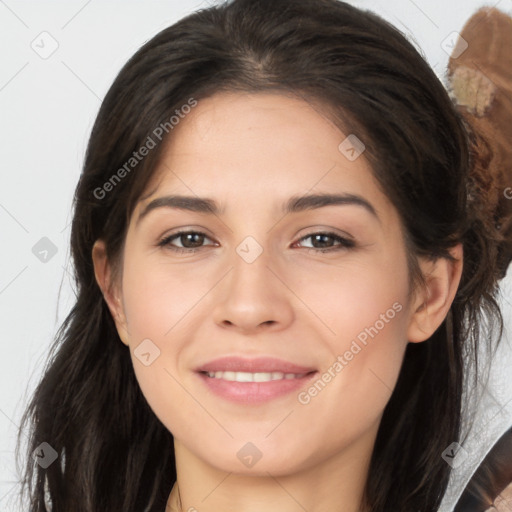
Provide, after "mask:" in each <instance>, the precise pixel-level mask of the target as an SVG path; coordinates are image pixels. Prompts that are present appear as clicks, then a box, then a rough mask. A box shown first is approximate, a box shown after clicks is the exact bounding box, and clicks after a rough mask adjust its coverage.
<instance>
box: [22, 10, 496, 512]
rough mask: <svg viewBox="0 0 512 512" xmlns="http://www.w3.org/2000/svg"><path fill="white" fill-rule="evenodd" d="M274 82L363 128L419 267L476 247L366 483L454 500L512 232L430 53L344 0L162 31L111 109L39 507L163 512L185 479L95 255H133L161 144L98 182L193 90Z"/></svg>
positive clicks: (397, 503) (29, 466) (52, 408)
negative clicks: (491, 208) (502, 233)
mask: <svg viewBox="0 0 512 512" xmlns="http://www.w3.org/2000/svg"><path fill="white" fill-rule="evenodd" d="M270 90H274V91H281V92H283V93H286V94H289V93H293V94H297V95H300V96H301V97H303V98H305V99H308V100H310V101H311V102H317V103H318V104H323V105H328V106H329V109H330V110H331V112H332V116H333V119H336V120H337V121H338V123H339V125H340V126H342V127H343V129H344V130H343V131H344V132H345V133H347V132H348V133H354V134H356V135H357V137H358V138H359V139H361V140H362V141H364V144H365V145H366V152H365V156H366V157H367V158H368V160H369V162H370V164H371V165H372V169H373V172H374V175H375V177H376V178H377V180H378V182H379V183H380V185H381V187H382V189H383V191H384V192H385V194H386V195H387V196H388V197H389V198H390V200H391V201H392V203H393V204H394V206H395V207H396V209H397V211H398V212H399V215H400V218H401V220H402V223H403V227H404V231H405V233H406V238H407V244H408V246H409V252H410V255H409V256H410V259H411V261H412V262H413V263H414V262H416V261H417V260H416V259H417V257H418V256H424V257H429V258H433V259H435V258H449V257H450V255H449V253H448V251H449V249H450V248H451V247H453V246H454V245H455V244H457V243H459V242H460V243H462V244H463V247H464V269H463V275H462V279H461V283H460V286H459V289H458V292H457V295H456V297H455V300H454V302H453V304H452V307H451V309H450V313H449V315H448V317H447V319H446V321H445V322H443V324H442V325H441V326H440V328H439V329H438V330H437V331H436V332H435V333H434V335H433V336H432V337H431V338H430V339H429V340H428V341H426V342H424V343H418V344H409V345H408V348H407V350H406V354H405V358H404V362H403V367H402V369H401V373H400V376H399V379H398V382H397V385H396V388H395V390H394V392H393V394H392V396H391V399H390V401H389V403H388V404H387V407H386V409H385V411H384V415H383V418H382V422H381V425H380V429H379V433H378V437H377V440H376V444H375V448H374V453H373V457H372V461H371V467H370V471H369V476H368V481H367V488H366V500H367V503H368V504H369V506H370V508H371V510H372V511H373V512H390V511H393V512H400V511H403V512H410V511H417V510H421V511H434V510H436V509H437V507H438V506H439V503H440V500H441V498H442V496H443V493H444V491H445V487H446V485H447V481H448V477H449V472H450V467H449V466H448V464H446V462H445V461H444V460H443V459H442V458H441V454H442V452H443V450H444V449H445V448H446V447H447V446H448V445H450V444H451V443H452V442H454V441H458V440H459V441H460V439H459V427H460V408H461V407H460V406H461V393H462V387H463V380H464V377H465V361H464V358H468V359H467V360H470V359H471V360H473V358H475V357H476V353H475V350H474V348H475V346H476V344H477V342H478V341H479V336H480V341H481V335H480V334H479V327H480V326H481V324H482V315H487V318H488V319H489V322H488V325H492V324H494V323H495V324H496V325H499V326H501V316H500V312H499V308H498V306H497V304H496V302H495V300H494V298H493V297H494V294H495V291H496V276H497V270H496V262H495V260H496V253H497V236H496V233H495V231H494V227H493V225H492V222H490V223H489V220H488V219H487V213H485V208H483V207H482V204H481V199H480V197H481V196H480V195H479V194H478V188H477V187H475V183H477V182H478V175H477V174H475V172H476V171H475V172H473V173H471V172H470V171H471V169H476V168H477V167H476V166H474V165H473V163H474V161H475V160H476V155H475V154H473V149H472V148H473V147H474V140H473V139H474V137H475V136H474V135H473V134H472V133H471V131H470V130H469V128H468V127H467V126H465V124H464V122H463V120H462V119H461V118H460V116H459V114H458V113H457V112H456V110H455V108H454V106H453V105H452V103H451V101H450V99H449V97H448V95H447V93H446V92H445V90H444V88H443V86H442V84H441V83H440V82H439V80H438V79H437V77H436V75H435V74H434V73H433V71H432V70H431V69H430V67H429V66H428V64H427V63H426V62H425V60H424V59H423V58H422V56H421V55H420V54H419V53H418V51H417V50H416V49H415V48H414V47H413V46H412V45H411V44H410V43H409V42H408V41H407V39H406V38H405V37H404V36H403V35H402V34H401V33H400V32H399V31H398V30H396V29H395V28H394V27H393V26H391V25H390V24H388V23H387V22H385V21H384V20H382V19H381V18H379V17H378V16H376V15H374V14H372V13H370V12H365V11H362V10H360V9H357V8H354V7H351V6H350V5H347V4H345V3H343V2H338V1H336V0H272V1H269V0H235V1H233V2H229V3H226V4H222V5H220V6H217V7H212V8H209V9H205V10H202V11H199V12H196V13H194V14H192V15H190V16H187V17H186V18H184V19H182V20H180V21H179V22H178V23H176V24H174V25H173V26H171V27H169V28H166V29H165V30H163V31H162V32H160V33H159V34H157V35H156V36H155V37H153V38H152V39H151V40H150V41H148V42H147V43H146V44H145V45H144V46H143V47H142V48H141V49H140V50H139V51H137V53H136V54H135V55H134V56H133V57H132V58H131V59H130V60H129V61H128V62H127V64H126V65H125V66H124V67H123V69H122V70H121V71H120V73H119V74H118V76H117V78H116V80H115V81H114V83H113V84H112V86H111V88H110V90H109V91H108V93H107V95H106V97H105V99H104V101H103V103H102V105H101V109H100V111H99V114H98V116H97V119H96V122H95V124H94V127H93V130H92V133H91V136H90V140H89V145H88V148H87V154H86V158H85V163H84V168H83V171H82V174H81V177H80V181H79V183H78V185H77V188H76V192H75V198H74V217H73V224H72V231H71V253H72V258H73V261H74V271H75V283H76V294H77V299H76V304H75V305H74V307H73V308H72V310H71V312H70V313H69V316H68V317H67V318H66V320H65V322H64V323H63V325H62V327H61V328H60V330H59V332H58V333H57V337H56V340H55V343H54V345H53V346H52V349H51V352H50V354H49V359H48V363H47V367H46V369H45V373H44V376H43V378H42V380H41V382H40V384H39V385H38V386H37V389H36V390H35V392H34V395H33V398H32V401H31V402H30V404H29V406H28V408H27V410H26V413H25V415H24V418H23V423H22V426H23V425H25V424H30V426H31V427H32V428H31V437H30V443H29V446H28V453H29V454H30V453H32V450H34V449H35V448H36V447H37V446H38V445H39V444H40V443H41V442H48V443H49V444H50V445H51V446H52V447H53V448H54V449H55V450H56V451H57V452H58V453H59V454H60V463H54V464H52V465H51V466H50V467H48V468H47V469H46V470H44V469H42V468H41V467H38V466H37V465H35V463H33V461H32V459H31V458H30V459H29V460H28V462H26V463H25V465H26V467H25V469H26V472H25V475H24V484H25V486H27V487H28V490H27V494H28V497H29V500H30V510H31V511H32V512H41V511H43V510H45V506H44V484H45V479H46V480H47V485H48V495H49V496H48V498H49V500H50V501H51V503H52V507H53V508H52V510H53V512H69V511H70V510H72V511H74V512H79V511H83V512H107V511H109V512H111V511H118V510H123V511H126V512H128V511H134V512H157V511H159V512H161V511H163V509H164V506H165V503H166V501H167V498H168V495H169V492H170V490H171V487H172V485H173V483H174V481H175V479H176V473H175V461H174V455H173V437H172V435H171V433H170V432H169V431H168V430H167V429H166V428H165V427H164V425H163V424H162V423H161V422H160V421H159V420H158V419H157V417H156V416H155V414H154V413H153V411H152V410H151V409H150V407H149V406H148V404H147V402H146V400H145V398H144V397H143V395H142V393H141V391H140V389H139V385H138V383H137V380H136V378H135V376H134V372H133V367H132V363H131V358H130V354H129V351H128V350H127V349H126V347H125V346H124V345H123V344H122V343H121V342H120V340H119V336H118V333H117V331H116V328H115V324H114V322H113V319H112V317H111V315H110V312H109V309H108V307H107V305H106V303H105V301H104V299H103V296H102V294H101V291H100V289H99V287H98V285H97V283H96V280H95V276H94V271H93V264H92V258H91V250H92V246H93V244H94V242H95V241H96V240H97V239H99V238H102V239H104V240H105V242H106V246H107V254H108V257H109V259H110V260H111V261H112V262H117V263H118V265H120V264H121V259H120V258H121V256H122V250H123V241H124V237H125V234H126V230H127V225H128V220H129V218H130V215H131V212H132V211H133V208H134V206H135V203H136V201H137V200H138V199H139V198H140V196H141V194H142V193H143V191H144V190H145V187H146V185H147V183H148V181H149V179H150V178H151V176H152V173H153V172H154V170H155V168H156V165H157V163H158V160H159V158H160V155H161V153H162V147H163V144H159V145H158V146H157V147H156V148H154V149H153V150H152V151H151V152H150V153H149V154H148V155H147V156H146V157H145V158H144V159H143V160H142V161H140V163H138V164H137V165H136V167H135V168H134V169H133V170H132V171H131V172H130V174H128V175H127V176H125V177H124V178H123V179H122V180H120V181H119V182H118V183H116V185H115V187H113V190H111V191H109V192H108V193H106V194H105V195H104V196H103V197H101V198H98V195H99V194H96V195H95V194H94V191H95V190H97V189H98V188H101V187H103V186H104V184H105V183H106V182H107V181H108V180H109V179H110V178H111V177H112V175H113V174H114V173H116V172H117V170H118V169H120V168H122V166H123V165H124V164H125V163H126V162H127V161H129V159H130V158H131V157H132V156H133V152H134V151H137V150H138V149H139V148H140V147H141V146H142V145H143V144H144V143H145V141H146V140H147V137H148V136H150V135H151V134H152V133H153V131H154V130H155V128H156V127H158V126H159V125H160V124H161V123H164V122H166V121H168V119H169V117H170V116H171V115H172V114H173V113H174V112H175V110H176V109H180V108H181V106H182V105H184V104H186V103H187V102H188V101H189V100H190V98H194V99H195V100H196V101H199V102H200V101H201V100H202V99H204V98H206V97H208V96H211V95H213V94H215V93H217V92H219V91H243V92H259V91H270ZM169 137H172V130H170V129H169V133H168V135H166V138H169ZM412 268H413V272H414V273H415V277H416V278H417V277H421V276H418V275H416V274H417V273H418V268H417V266H415V265H413V267H412ZM489 339H490V334H489ZM398 452H399V453H400V454H401V455H400V457H397V453H398ZM341 509H342V506H340V510H341Z"/></svg>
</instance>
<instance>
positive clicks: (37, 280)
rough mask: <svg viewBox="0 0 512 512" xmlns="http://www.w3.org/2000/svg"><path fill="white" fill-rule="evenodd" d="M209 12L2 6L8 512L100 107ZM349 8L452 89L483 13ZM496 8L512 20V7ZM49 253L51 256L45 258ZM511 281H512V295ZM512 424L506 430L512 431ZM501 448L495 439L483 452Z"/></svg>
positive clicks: (1, 506)
mask: <svg viewBox="0 0 512 512" xmlns="http://www.w3.org/2000/svg"><path fill="white" fill-rule="evenodd" d="M209 2H210V3H213V0H205V1H203V2H201V1H200V0H180V1H171V0H168V1H147V0H145V1H137V2H135V1H131V2H127V1H123V2H121V1H118V2H113V1H104V0H89V1H84V0H82V1H80V2H75V1H65V2H64V1H62V2H46V1H38V2H35V1H34V2H15V1H13V0H5V1H4V0H0V43H1V44H0V52H1V66H0V141H1V142H0V178H1V182H0V237H1V238H0V240H1V250H0V330H1V345H0V346H1V355H0V379H1V380H0V384H1V386H0V431H1V434H2V435H1V436H0V510H2V511H8V510H16V509H15V508H12V507H14V505H13V504H12V503H11V502H12V496H13V493H14V491H15V485H16V480H17V473H16V467H15V464H14V457H13V455H14V446H15V436H16V433H17V425H18V424H19V419H20V417H21V414H22V412H23V408H24V406H25V405H26V402H27V398H28V395H29V394H30V392H31V391H32V390H33V389H34V387H35V385H36V384H37V381H38V379H39V377H40V375H41V369H42V365H43V363H44V361H45V357H46V355H47V352H48V347H49V345H50V343H51V341H52V338H53V337H54V335H55V333H56V331H57V328H58V327H59V325H60V323H61V322H62V321H63V319H64V317H65V316H66V314H67V312H68V311H69V309H70V307H71V305H72V303H73V292H72V288H71V280H70V275H69V273H68V272H69V270H70V261H69V248H68V243H69V235H70V229H69V224H70V220H71V216H70V213H71V201H72V195H73V191H74V188H75V185H76V183H77V180H78V177H79V173H80V169H81V165H82V162H83V157H84V151H85V147H86V143H87V139H88V136H89V133H90V130H91V127H92V124H93V121H94V118H95V116H96V113H97V111H98V108H99V106H100V103H101V99H102V98H103V96H104V95H105V93H106V91H107V90H108V88H109V86H110V84H111V83H112V81H113V79H114V78H115V76H116V74H117V73H118V71H119V70H120V68H121V66H122V65H123V64H124V63H125V62H126V60H127V59H128V58H129V57H130V56H131V55H132V54H133V53H134V52H135V51H136V50H137V49H138V48H139V47H140V46H141V45H142V44H143V43H144V42H145V41H147V40H148V39H150V38H151V37H152V36H154V35H155V34H156V33H157V32H159V31H160V30H161V29H163V28H164V27H166V26H168V25H170V24H172V23H174V22H175V21H177V20H178V19H180V18H181V17H183V16H184V15H186V14H188V13H190V12H192V11H193V10H196V9H197V8H199V7H207V6H208V5H209ZM349 3H352V4H354V5H356V6H360V7H364V8H368V9H371V10H373V11H375V12H377V13H379V14H381V15H382V16H383V17H384V18H386V19H388V20H389V21H390V22H392V23H393V24H394V25H395V26H397V27H398V28H399V29H400V30H401V31H402V32H403V33H404V34H405V35H406V36H407V37H408V38H409V39H410V40H411V41H413V43H414V44H415V45H416V46H417V47H419V48H421V50H422V52H423V53H424V54H425V56H426V58H427V60H428V61H429V63H430V64H431V66H432V67H433V68H434V70H435V71H436V73H437V74H438V76H439V77H440V79H441V80H443V82H444V81H445V80H444V74H445V68H446V64H447V60H448V54H447V53H446V51H445V48H446V47H447V43H446V42H447V41H449V39H447V38H450V37H452V34H453V32H454V31H460V30H461V29H462V26H463V25H464V22H465V21H466V19H467V18H468V17H469V16H470V15H471V14H472V13H473V12H474V11H475V10H476V9H477V8H478V7H480V6H481V5H483V3H482V2H480V1H478V0H456V1H455V0H453V1H447V0H428V1H427V0H389V1H381V2H377V1H370V0H368V1H364V0H360V1H351V2H349ZM489 5H497V6H498V7H499V8H500V9H502V10H504V11H507V12H509V13H510V12H512V0H501V1H498V2H496V1H493V2H492V3H490V4H489ZM41 41H43V42H41ZM51 52H53V53H51ZM49 53H51V55H50V54H49ZM41 239H43V240H42V241H41ZM37 244H39V245H37ZM41 244H42V245H41ZM34 246H35V249H34ZM40 247H44V248H45V250H48V253H45V254H44V256H42V255H41V251H40V250H38V248H40ZM509 282H510V273H509V277H508V278H507V282H506V283H505V285H506V284H507V283H509ZM59 292H60V294H59ZM511 297H512V295H511V293H510V287H509V288H508V289H506V290H505V291H504V296H503V298H502V304H503V305H504V308H506V310H507V314H508V315H509V314H510V309H511V307H512V306H511V305H510V298H511ZM507 322H509V323H510V316H509V317H508V320H507ZM503 350H505V349H503ZM507 350H509V352H510V349H507ZM507 379H508V380H507ZM496 386H498V389H499V391H500V392H501V391H503V390H505V388H506V389H507V390H510V388H511V387H512V385H511V383H510V377H508V376H507V377H506V378H505V380H503V378H502V379H501V380H500V381H499V382H498V383H497V384H496ZM498 395H499V393H495V394H494V395H493V397H494V398H493V400H495V401H497V402H498V403H499V405H500V407H501V409H500V410H501V411H502V412H503V411H505V410H507V411H508V409H505V405H506V404H504V403H503V401H504V400H507V396H511V395H510V393H509V394H508V395H507V394H506V393H505V394H504V395H503V396H501V395H499V397H498V398H496V397H497V396H498ZM500 400H501V402H500ZM511 418H512V416H510V415H509V416H508V419H506V418H505V419H503V422H507V421H508V422H509V424H510V423H512V419H511ZM502 430H503V428H502ZM494 435H495V436H496V435H497V434H494ZM484 438H485V436H484ZM491 441H492V439H491V438H490V437H489V438H488V439H487V440H486V441H483V440H482V439H481V441H480V442H481V443H482V445H483V444H487V445H490V444H491ZM489 447H490V446H489ZM487 449H488V448H487ZM459 487H460V483H459ZM447 510H448V509H447Z"/></svg>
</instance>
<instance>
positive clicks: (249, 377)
mask: <svg viewBox="0 0 512 512" xmlns="http://www.w3.org/2000/svg"><path fill="white" fill-rule="evenodd" d="M207 375H208V377H211V378H213V379H224V380H230V381H235V382H269V381H271V380H282V379H298V378H300V377H303V376H304V375H306V374H305V373H282V372H256V373H248V372H207Z"/></svg>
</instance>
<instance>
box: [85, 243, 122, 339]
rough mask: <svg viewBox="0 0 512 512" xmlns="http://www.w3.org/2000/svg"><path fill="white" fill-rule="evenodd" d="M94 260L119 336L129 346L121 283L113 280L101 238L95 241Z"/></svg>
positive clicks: (95, 272)
mask: <svg viewBox="0 0 512 512" xmlns="http://www.w3.org/2000/svg"><path fill="white" fill-rule="evenodd" d="M92 261H93V265H94V275H95V276H96V281H97V283H98V286H99V287H100V289H101V293H102V294H103V298H104V299H105V302H106V303H107V306H108V308H109V310H110V314H111V315H112V318H113V319H114V323H115V324H116V328H117V332H118V334H119V337H120V338H121V341H122V342H123V343H124V344H125V345H127V346H128V345H129V343H128V340H129V336H128V327H127V322H126V317H125V314H124V308H123V303H122V300H121V286H120V283H117V282H114V281H113V277H112V276H113V273H112V268H111V265H110V262H109V261H108V257H107V251H106V247H105V242H104V241H103V240H101V239H98V240H96V242H94V246H93V248H92Z"/></svg>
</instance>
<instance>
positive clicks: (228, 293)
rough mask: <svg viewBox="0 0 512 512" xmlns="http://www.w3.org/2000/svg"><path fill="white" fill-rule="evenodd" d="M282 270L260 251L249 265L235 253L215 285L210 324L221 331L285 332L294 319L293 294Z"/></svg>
mask: <svg viewBox="0 0 512 512" xmlns="http://www.w3.org/2000/svg"><path fill="white" fill-rule="evenodd" d="M286 281H287V280H286V276H285V275H284V271H283V270H282V266H280V265H278V264H277V263H276V262H275V261H274V262H272V261H270V257H269V254H268V253H267V251H265V250H264V251H263V252H262V253H261V254H260V255H259V256H258V257H257V258H256V259H255V260H254V261H252V263H249V262H248V261H246V260H245V259H244V258H243V257H241V256H240V255H239V254H238V253H236V252H235V254H234V256H233V259H232V267H231V270H230V271H229V272H228V273H227V275H226V276H225V277H224V279H223V280H222V282H221V283H219V285H220V286H219V297H217V301H216V302H217V304H216V306H215V309H214V321H215V323H216V324H217V325H219V326H221V327H223V328H230V329H233V330H238V331H240V332H244V333H245V334H248V333H252V332H254V333H256V332H261V331H262V330H268V329H272V330H281V329H285V328H286V327H287V326H288V325H290V323H291V322H292V321H293V318H294V311H293V307H292V299H293V297H294V294H293V292H292V291H291V290H290V288H288V286H287V284H286Z"/></svg>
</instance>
